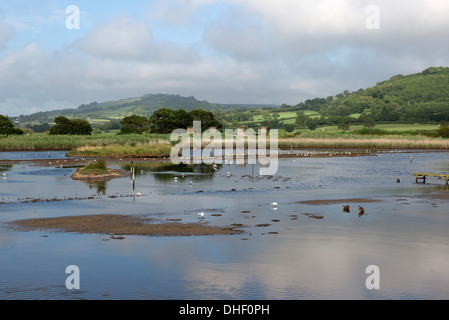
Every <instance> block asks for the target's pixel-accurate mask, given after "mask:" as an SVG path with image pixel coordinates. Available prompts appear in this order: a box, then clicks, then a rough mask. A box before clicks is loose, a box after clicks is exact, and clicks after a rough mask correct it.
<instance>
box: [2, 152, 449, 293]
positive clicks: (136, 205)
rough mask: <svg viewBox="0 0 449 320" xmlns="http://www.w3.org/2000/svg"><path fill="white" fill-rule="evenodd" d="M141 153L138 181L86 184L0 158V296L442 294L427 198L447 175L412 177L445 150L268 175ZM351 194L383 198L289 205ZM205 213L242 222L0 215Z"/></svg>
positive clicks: (442, 257) (306, 163)
mask: <svg viewBox="0 0 449 320" xmlns="http://www.w3.org/2000/svg"><path fill="white" fill-rule="evenodd" d="M44 155H45V156H46V155H47V153H44ZM5 156H6V157H10V156H11V155H4V154H1V153H0V159H1V158H4V157H5ZM24 156H25V157H26V156H27V155H23V154H22V155H20V157H24ZM135 165H136V182H135V192H133V189H132V184H131V183H130V182H131V181H130V179H129V178H123V179H116V180H111V181H108V182H102V183H85V182H81V181H72V180H71V178H70V175H71V174H72V173H73V172H74V171H75V170H76V168H58V167H41V166H34V165H32V164H29V163H27V164H24V163H18V164H14V165H8V166H0V202H1V203H3V204H0V256H1V261H2V263H1V264H0V299H244V300H247V299H448V298H449V235H448V234H447V228H448V226H449V216H448V213H447V209H446V202H447V200H437V199H428V198H426V197H424V196H425V195H429V194H432V193H445V192H447V191H446V186H445V182H444V181H441V180H428V183H426V184H425V185H424V184H422V183H419V184H416V183H415V180H414V177H413V176H412V175H411V173H412V172H418V171H420V172H435V173H437V172H447V171H448V170H449V154H448V153H414V154H413V162H411V161H410V154H408V153H379V154H378V155H376V156H369V157H353V158H338V157H329V158H328V157H324V158H298V159H280V160H279V170H278V172H277V174H276V175H274V176H259V175H258V172H259V167H258V166H257V165H246V166H236V165H227V164H222V165H219V166H218V167H217V170H214V168H213V167H212V166H210V165H196V166H173V165H171V164H170V163H162V162H160V163H154V162H152V163H137V164H135ZM111 167H113V168H120V169H125V170H129V169H130V164H112V165H111ZM228 171H230V173H231V175H230V176H229V177H228V174H227V172H228ZM3 174H5V175H6V176H3ZM175 177H176V178H177V179H175ZM397 179H400V183H397ZM138 193H140V194H142V195H141V196H137V194H138ZM67 198H75V200H65V201H49V200H52V199H53V200H54V199H58V200H64V199H67ZM349 198H369V199H376V200H381V202H376V203H360V204H361V205H362V206H363V207H364V208H365V214H364V215H362V216H359V214H358V209H357V206H358V205H359V203H353V204H350V205H351V212H350V213H345V212H343V211H342V205H341V204H332V205H306V204H300V203H297V202H299V201H303V200H318V199H323V200H324V199H349ZM30 199H39V200H40V201H39V202H29V200H30ZM273 201H276V202H278V206H277V208H273V207H272V205H271V202H273ZM274 209H277V210H274ZM200 211H203V212H204V213H205V214H206V219H205V220H204V222H203V223H208V224H212V225H219V226H225V225H231V224H243V225H245V226H246V227H245V228H243V230H245V233H244V234H243V235H237V236H203V237H143V236H126V238H125V239H124V240H109V237H108V236H106V235H96V234H95V235H85V234H83V235H80V234H71V233H58V232H54V231H33V232H20V231H17V230H14V229H11V228H10V227H9V226H8V225H6V224H4V223H5V222H8V221H13V220H18V219H27V218H37V217H41V218H42V217H59V216H72V215H84V214H85V215H87V214H137V215H145V216H150V217H153V218H155V219H159V220H161V221H164V222H165V221H166V219H182V221H183V222H195V223H201V222H200V221H199V220H198V217H197V212H200ZM242 211H243V212H242ZM317 216H318V217H322V219H314V218H313V217H317ZM260 225H264V226H260ZM106 239H108V240H109V241H104V240H106ZM69 265H77V266H78V267H79V268H80V272H81V289H80V290H68V289H67V288H66V287H65V281H66V278H67V277H68V274H65V268H66V267H67V266H69ZM369 265H377V266H379V269H380V289H379V290H368V289H367V288H366V286H365V280H366V279H367V277H368V276H369V275H368V274H366V273H365V270H366V267H367V266H369Z"/></svg>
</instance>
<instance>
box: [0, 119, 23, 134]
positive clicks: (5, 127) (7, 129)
mask: <svg viewBox="0 0 449 320" xmlns="http://www.w3.org/2000/svg"><path fill="white" fill-rule="evenodd" d="M0 134H6V135H20V134H23V131H22V130H21V129H20V128H16V127H14V124H13V123H12V121H11V120H10V119H8V118H7V117H5V116H3V115H1V114H0Z"/></svg>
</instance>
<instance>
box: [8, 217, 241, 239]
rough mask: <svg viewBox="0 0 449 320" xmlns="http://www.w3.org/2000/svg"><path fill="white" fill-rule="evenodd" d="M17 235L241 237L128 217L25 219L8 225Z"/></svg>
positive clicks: (224, 229) (221, 229) (219, 229)
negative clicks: (48, 231) (52, 232)
mask: <svg viewBox="0 0 449 320" xmlns="http://www.w3.org/2000/svg"><path fill="white" fill-rule="evenodd" d="M8 224H10V225H11V226H15V227H17V228H18V230H20V231H35V230H53V231H60V232H75V233H91V234H107V235H112V236H114V237H115V236H117V235H121V236H125V235H139V236H140V235H141V236H206V235H234V234H241V233H243V231H242V230H237V229H235V228H232V227H216V226H208V225H204V224H200V223H186V224H182V223H157V222H154V220H153V219H149V218H141V217H136V216H127V215H86V216H71V217H58V218H42V219H26V220H17V221H12V222H8Z"/></svg>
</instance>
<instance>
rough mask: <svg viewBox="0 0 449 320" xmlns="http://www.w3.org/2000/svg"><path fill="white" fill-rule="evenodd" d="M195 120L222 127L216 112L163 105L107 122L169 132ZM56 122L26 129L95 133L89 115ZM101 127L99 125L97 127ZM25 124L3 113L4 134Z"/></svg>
mask: <svg viewBox="0 0 449 320" xmlns="http://www.w3.org/2000/svg"><path fill="white" fill-rule="evenodd" d="M194 121H201V127H202V128H203V130H206V129H208V128H210V127H216V128H217V129H221V127H222V125H221V123H220V122H219V121H218V120H217V119H215V117H214V115H213V113H212V112H209V111H205V110H202V109H195V110H192V111H189V112H187V111H185V110H184V109H178V110H172V109H168V108H162V109H159V110H156V111H155V112H154V113H153V115H152V116H150V117H149V118H147V117H144V116H138V115H131V116H127V117H125V118H123V119H122V120H121V121H118V120H111V121H110V123H109V124H105V125H103V126H104V127H105V128H106V127H107V129H120V132H119V134H144V133H158V134H167V133H171V132H172V131H173V130H175V129H186V128H188V127H190V126H192V125H193V122H194ZM54 122H55V125H53V126H50V125H49V124H48V123H44V124H40V125H32V126H31V125H28V126H27V128H26V129H24V130H32V131H33V132H48V134H50V135H91V134H92V132H93V128H92V125H91V124H90V123H89V121H87V120H85V119H76V118H75V119H69V118H67V117H65V116H58V117H56V118H55V120H54ZM96 130H98V129H96ZM23 133H24V131H23V130H22V129H21V128H18V127H15V126H14V124H13V122H12V121H11V120H10V119H9V118H7V117H6V116H2V115H0V134H1V135H13V134H16V135H17V134H23Z"/></svg>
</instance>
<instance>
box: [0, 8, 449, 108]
mask: <svg viewBox="0 0 449 320" xmlns="http://www.w3.org/2000/svg"><path fill="white" fill-rule="evenodd" d="M217 5H218V6H217ZM368 5H377V6H378V7H379V9H380V30H368V29H367V28H366V26H365V20H366V18H367V16H368V15H367V13H366V11H365V9H366V7H367V6H368ZM224 7H225V9H223V8H224ZM149 8H150V11H151V13H150V16H151V19H148V16H147V17H146V19H148V21H147V20H143V19H136V18H132V17H131V16H127V17H123V16H122V17H121V18H118V17H117V16H118V15H120V13H119V12H118V13H117V15H116V16H114V18H111V17H109V19H108V18H104V17H103V19H102V20H101V21H103V20H104V21H108V22H106V23H104V24H98V25H96V26H93V27H92V28H91V29H87V30H83V32H85V33H79V34H77V35H78V37H79V38H78V40H76V41H75V42H73V43H71V44H68V45H67V43H66V41H67V42H68V41H70V40H67V38H60V42H61V45H60V46H59V47H58V45H57V41H58V40H54V41H55V44H53V45H52V48H59V49H56V50H55V51H50V50H48V49H45V45H44V44H43V43H44V42H43V43H41V42H39V40H40V38H36V39H33V40H35V41H33V42H32V43H28V45H26V46H23V47H16V48H13V49H10V48H9V49H10V50H9V51H7V52H5V53H4V54H3V55H2V56H0V83H2V86H1V87H0V111H3V110H4V109H5V108H10V110H12V111H17V112H19V111H20V113H28V112H30V111H31V110H32V111H34V110H36V109H38V108H42V110H43V109H52V108H53V107H52V105H53V104H58V107H59V106H62V105H64V106H70V107H76V106H77V105H79V104H81V103H89V102H91V101H94V100H96V101H104V100H110V99H119V98H127V97H132V96H138V95H142V94H146V93H159V92H162V93H174V94H182V95H187V96H191V95H194V96H196V97H197V98H199V99H205V100H209V101H211V102H228V103H276V104H282V103H290V104H296V103H298V102H300V101H303V100H305V99H309V98H314V97H326V96H328V95H332V94H337V93H339V92H341V91H343V90H346V89H347V90H350V91H352V90H358V89H359V88H362V87H367V86H371V85H374V84H375V83H376V82H378V81H381V80H385V79H387V78H389V77H391V76H392V75H394V74H397V73H402V74H409V73H414V72H420V71H422V70H423V69H425V68H427V67H429V66H440V65H445V66H448V65H449V42H447V41H445V39H447V38H448V36H449V2H448V1H445V0H428V1H424V0H407V1H406V0H397V1H394V2H393V1H387V0H376V1H371V0H361V1H356V0H321V1H316V0H302V1H296V0H279V1H272V0H246V1H237V0H221V1H212V0H176V1H171V2H169V3H168V2H167V1H159V0H158V1H155V2H152V4H151V5H149ZM205 13H208V14H209V15H207V16H205V15H204V14H205ZM87 14H89V16H90V17H93V16H94V12H88V13H87ZM92 21H94V19H92ZM83 25H86V24H83ZM88 25H90V24H88ZM13 27H14V26H11V25H10V24H6V23H0V50H2V49H5V48H6V46H10V45H11V43H12V42H13V41H11V39H13V38H12V37H13V36H14V37H17V35H16V33H17V32H18V31H19V30H21V29H20V28H19V27H14V28H13ZM86 28H88V27H86ZM183 30H185V31H183ZM192 33H195V34H194V35H192ZM184 34H185V35H186V37H187V38H183V39H180V38H181V35H184ZM198 34H199V35H200V36H198ZM64 36H65V37H67V34H65V35H64ZM189 36H190V38H189ZM14 39H15V38H14ZM46 41H48V35H47V37H46ZM23 42H24V41H23ZM23 42H20V41H19V42H18V43H23ZM27 104H29V105H28V106H27ZM14 107H16V108H14ZM55 107H56V106H55Z"/></svg>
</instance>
